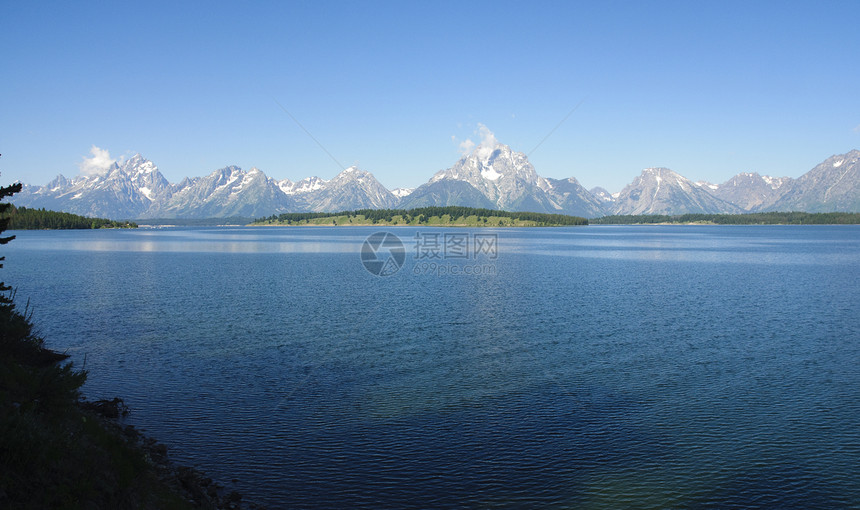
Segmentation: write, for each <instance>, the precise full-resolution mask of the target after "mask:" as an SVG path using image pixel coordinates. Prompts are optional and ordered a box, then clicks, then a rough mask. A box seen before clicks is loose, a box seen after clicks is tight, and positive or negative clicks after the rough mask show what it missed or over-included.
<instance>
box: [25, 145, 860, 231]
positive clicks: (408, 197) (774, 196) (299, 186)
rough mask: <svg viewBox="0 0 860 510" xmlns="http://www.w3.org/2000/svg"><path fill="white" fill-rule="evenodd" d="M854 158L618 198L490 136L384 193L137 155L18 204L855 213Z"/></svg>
mask: <svg viewBox="0 0 860 510" xmlns="http://www.w3.org/2000/svg"><path fill="white" fill-rule="evenodd" d="M858 161H860V151H857V150H853V151H850V152H848V153H846V154H841V155H835V156H831V157H830V158H827V159H826V160H825V161H823V162H822V163H821V164H819V165H817V166H816V167H815V168H813V169H812V170H810V171H809V172H807V173H806V174H804V175H802V176H801V177H799V178H797V179H792V178H789V177H770V176H761V175H759V174H757V173H753V172H746V173H740V174H738V175H736V176H734V177H732V178H731V179H729V180H728V181H726V182H724V183H722V184H712V183H708V182H695V183H694V182H692V181H690V180H689V179H687V178H685V177H683V176H681V175H680V174H678V173H676V172H673V171H672V170H669V169H667V168H647V169H645V170H643V171H642V172H641V174H640V175H639V176H637V177H636V178H634V179H633V181H632V182H631V183H630V184H628V185H627V186H625V187H624V189H623V190H621V191H620V192H618V193H614V194H611V193H609V192H608V191H606V190H605V189H603V188H594V189H592V190H591V191H589V190H586V189H585V188H584V187H583V186H582V185H581V184H580V183H579V182H578V181H577V180H576V178H574V177H570V178H568V179H551V178H545V177H541V176H540V175H539V174H538V173H537V171H536V170H535V168H534V166H533V165H532V164H531V163H530V162H529V161H528V158H527V157H526V155H525V154H523V153H521V152H516V151H514V150H512V149H511V148H510V147H509V146H507V145H504V144H501V143H498V142H497V141H495V139H492V140H490V141H488V142H485V143H482V144H481V145H478V146H477V147H474V148H473V149H472V151H471V152H470V153H469V154H467V155H464V156H463V157H462V158H460V159H459V160H458V161H457V162H456V163H455V164H454V165H453V166H451V167H450V168H447V169H445V170H441V171H439V172H437V173H436V174H435V175H433V177H431V178H430V180H429V181H428V182H426V183H425V184H423V185H421V186H419V187H417V188H414V189H402V188H399V189H396V190H393V191H389V190H388V189H387V188H385V186H383V185H382V184H381V183H380V182H379V181H377V180H376V178H375V177H374V176H373V174H371V173H370V172H367V171H364V170H361V169H359V168H357V167H350V168H347V169H345V170H343V171H342V172H341V173H339V174H338V175H336V176H335V177H334V178H332V179H330V180H324V179H321V178H319V177H307V178H305V179H302V180H299V181H297V182H292V181H290V180H288V179H284V180H280V181H278V180H275V179H273V178H271V177H268V176H266V174H265V173H263V171H262V170H259V169H257V168H252V169H251V170H248V171H245V170H242V169H241V168H239V167H236V166H227V167H224V168H221V169H218V170H215V171H214V172H212V173H211V174H209V175H206V176H203V177H193V178H185V179H183V180H182V181H181V182H179V183H177V184H171V183H169V182H168V181H167V179H165V178H164V176H163V175H162V174H161V172H160V171H159V170H158V167H157V166H156V165H155V164H154V163H153V162H151V161H149V160H147V159H145V158H144V157H143V156H141V155H140V154H137V155H135V156H134V157H132V158H130V159H128V160H125V161H123V162H121V163H113V164H112V165H111V166H110V167H109V168H107V169H105V170H104V171H102V172H99V173H88V174H81V175H78V176H77V177H74V178H72V179H69V178H66V177H64V176H63V175H59V176H57V177H56V178H55V179H54V180H52V181H51V182H49V183H48V184H46V185H44V186H25V187H24V190H23V191H22V192H21V193H20V194H19V195H16V197H15V198H16V200H15V203H16V204H17V205H23V206H27V207H44V208H46V209H53V210H58V211H67V212H71V213H75V214H81V215H86V216H100V217H110V218H115V219H148V218H219V217H230V216H243V217H262V216H269V215H271V214H279V213H283V212H305V211H318V212H333V211H342V210H355V209H385V208H413V207H423V206H446V205H462V206H469V207H481V208H488V209H505V210H510V211H533V212H544V213H559V214H569V215H575V216H584V217H588V218H593V217H599V216H604V215H608V214H684V213H724V214H736V213H743V212H766V211H789V210H799V211H806V212H831V211H845V212H860V164H858Z"/></svg>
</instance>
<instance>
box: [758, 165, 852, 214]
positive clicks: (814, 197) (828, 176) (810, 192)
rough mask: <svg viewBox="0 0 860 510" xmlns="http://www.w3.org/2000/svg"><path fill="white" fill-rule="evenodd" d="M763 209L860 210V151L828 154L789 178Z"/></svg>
mask: <svg viewBox="0 0 860 510" xmlns="http://www.w3.org/2000/svg"><path fill="white" fill-rule="evenodd" d="M766 210H769V211H804V212H835V211H840V212H860V151H858V150H853V151H851V152H848V153H845V154H839V155H835V156H831V157H829V158H827V159H826V160H825V161H824V162H822V163H821V164H819V165H817V166H816V167H815V168H813V169H812V170H810V171H809V172H806V173H805V174H803V175H801V176H800V177H799V178H797V179H796V180H795V181H794V182H792V183H791V186H790V188H789V189H788V190H787V191H786V193H785V194H783V195H782V196H781V197H780V198H779V199H778V200H777V201H776V202H775V203H774V204H773V205H771V206H769V207H767V209H766Z"/></svg>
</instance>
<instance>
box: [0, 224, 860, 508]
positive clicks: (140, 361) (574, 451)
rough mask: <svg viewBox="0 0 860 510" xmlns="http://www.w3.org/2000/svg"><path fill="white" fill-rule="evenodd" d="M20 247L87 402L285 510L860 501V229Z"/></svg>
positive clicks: (79, 242)
mask: <svg viewBox="0 0 860 510" xmlns="http://www.w3.org/2000/svg"><path fill="white" fill-rule="evenodd" d="M377 231H380V232H389V233H390V235H387V236H386V235H381V236H376V237H375V238H372V239H370V240H369V242H368V241H366V240H367V239H368V237H369V236H370V235H371V234H373V233H375V232H377ZM13 233H15V234H17V236H18V238H17V239H16V240H15V241H13V242H12V243H11V244H9V245H6V246H5V247H4V249H3V254H4V255H6V258H7V260H6V262H5V267H4V268H3V269H2V274H0V277H1V278H0V279H2V280H3V281H5V282H6V283H8V284H11V285H13V286H15V287H17V289H18V294H17V296H18V297H17V299H18V301H19V303H21V305H22V306H23V304H24V303H25V302H26V300H29V306H30V309H32V310H33V312H34V321H35V322H36V324H37V325H38V327H39V328H40V331H41V332H42V334H43V335H44V336H45V338H46V339H47V344H48V346H49V347H51V348H54V349H57V350H60V351H68V352H69V353H70V354H71V355H72V359H73V361H74V363H75V365H76V366H78V367H81V366H85V367H86V369H87V370H88V371H89V379H88V382H87V383H86V385H85V386H84V391H85V394H86V395H87V397H89V398H93V399H94V398H112V397H114V396H120V397H122V398H123V399H125V401H126V403H127V404H128V405H129V406H130V408H131V410H132V413H131V414H130V416H129V417H128V418H127V421H128V422H130V423H132V424H134V425H136V426H138V427H141V428H143V429H144V430H145V431H146V432H147V433H149V434H151V435H153V436H154V437H156V438H158V439H159V440H160V441H162V442H164V443H165V444H167V445H168V446H169V448H170V452H171V457H172V458H173V459H174V460H177V461H179V462H183V463H189V464H192V465H195V466H197V467H199V468H201V469H203V470H204V471H206V472H207V473H208V474H209V475H210V476H212V477H214V478H216V479H217V480H219V481H221V482H222V483H225V484H226V485H228V486H229V487H231V488H236V489H238V490H239V491H240V492H242V493H243V494H245V496H246V499H250V500H253V501H256V502H258V503H262V504H266V505H270V506H271V507H273V508H450V507H467V508H488V507H492V508H521V507H533V508H569V507H577V508H588V507H595V508H597V507H643V508H647V507H651V508H665V507H701V506H713V507H720V508H723V507H747V508H749V507H774V508H777V507H779V508H786V507H807V508H810V507H819V508H840V507H854V508H857V507H860V484H858V476H860V471H858V466H860V227H856V226H589V227H574V228H533V229H435V230H434V229H432V228H411V227H402V228H396V227H395V228H380V229H376V228H372V227H337V228H325V227H282V228H281V227H272V228H242V227H238V228H187V229H184V228H175V229H170V228H168V229H152V230H146V229H138V230H103V231H21V232H13ZM374 273H376V274H374ZM379 274H382V275H383V276H379ZM234 478H235V481H233V479H234Z"/></svg>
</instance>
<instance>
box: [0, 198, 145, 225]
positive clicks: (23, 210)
mask: <svg viewBox="0 0 860 510" xmlns="http://www.w3.org/2000/svg"><path fill="white" fill-rule="evenodd" d="M6 205H8V206H10V207H9V208H8V209H7V210H5V211H4V212H3V213H2V218H4V219H8V226H7V228H8V229H9V230H65V229H95V228H137V223H133V222H130V221H114V220H108V219H105V218H88V217H86V216H79V215H77V214H72V213H67V212H57V211H49V210H46V209H30V208H29V207H15V206H14V205H12V204H6Z"/></svg>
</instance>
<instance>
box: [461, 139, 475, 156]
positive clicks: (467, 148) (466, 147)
mask: <svg viewBox="0 0 860 510" xmlns="http://www.w3.org/2000/svg"><path fill="white" fill-rule="evenodd" d="M474 148H475V142H473V141H472V140H470V139H468V138H466V139H465V140H463V141H462V142H460V145H459V147H458V148H457V150H459V151H460V154H461V155H463V156H465V155H467V154H471V153H472V149H474Z"/></svg>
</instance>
